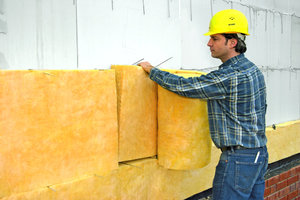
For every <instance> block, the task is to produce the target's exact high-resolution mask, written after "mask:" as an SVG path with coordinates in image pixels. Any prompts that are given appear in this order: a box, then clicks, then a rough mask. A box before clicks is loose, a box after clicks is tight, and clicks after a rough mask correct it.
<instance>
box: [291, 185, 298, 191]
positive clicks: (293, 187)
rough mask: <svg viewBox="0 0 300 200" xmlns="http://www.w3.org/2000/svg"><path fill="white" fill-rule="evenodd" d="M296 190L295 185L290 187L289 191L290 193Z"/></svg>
mask: <svg viewBox="0 0 300 200" xmlns="http://www.w3.org/2000/svg"><path fill="white" fill-rule="evenodd" d="M296 189H297V188H296V183H294V184H292V185H290V190H291V192H294V191H295V190H296Z"/></svg>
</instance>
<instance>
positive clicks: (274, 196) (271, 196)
mask: <svg viewBox="0 0 300 200" xmlns="http://www.w3.org/2000/svg"><path fill="white" fill-rule="evenodd" d="M277 199H278V193H274V194H272V195H270V196H269V197H268V200H277Z"/></svg>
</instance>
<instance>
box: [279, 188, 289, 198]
mask: <svg viewBox="0 0 300 200" xmlns="http://www.w3.org/2000/svg"><path fill="white" fill-rule="evenodd" d="M289 193H290V188H289V187H286V188H284V189H282V190H280V191H279V197H284V196H286V195H288V194H289Z"/></svg>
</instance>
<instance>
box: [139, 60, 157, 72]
mask: <svg viewBox="0 0 300 200" xmlns="http://www.w3.org/2000/svg"><path fill="white" fill-rule="evenodd" d="M138 66H141V67H142V68H143V70H144V71H145V72H147V73H148V74H149V73H150V71H151V69H152V68H154V67H153V66H152V65H151V64H150V63H149V62H141V63H139V64H138Z"/></svg>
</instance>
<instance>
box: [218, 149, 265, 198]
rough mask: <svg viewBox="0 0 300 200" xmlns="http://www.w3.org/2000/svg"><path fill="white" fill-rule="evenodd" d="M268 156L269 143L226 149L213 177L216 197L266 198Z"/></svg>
mask: <svg viewBox="0 0 300 200" xmlns="http://www.w3.org/2000/svg"><path fill="white" fill-rule="evenodd" d="M258 152H259V153H258ZM268 157H269V156H268V150H267V148H266V147H261V148H255V149H238V150H227V151H224V152H222V154H221V157H220V161H219V163H218V165H217V167H216V173H215V177H214V181H213V189H212V190H213V199H214V200H222V199H224V200H230V199H232V200H243V199H247V200H248V199H262V200H263V199H264V190H265V179H264V175H265V173H266V171H267V168H268Z"/></svg>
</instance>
